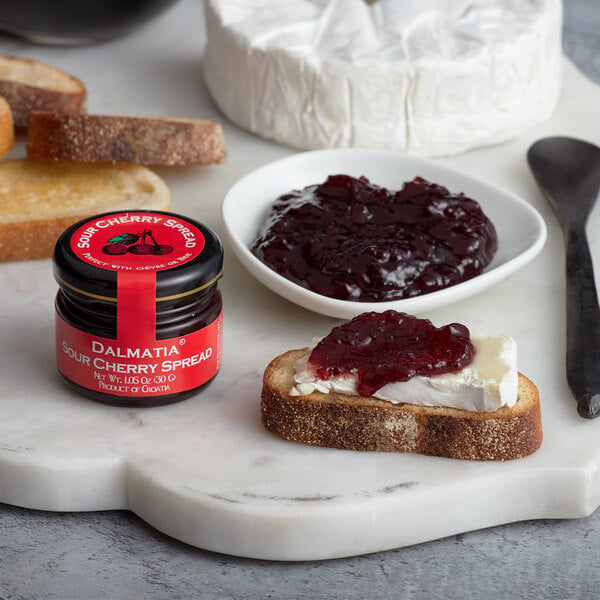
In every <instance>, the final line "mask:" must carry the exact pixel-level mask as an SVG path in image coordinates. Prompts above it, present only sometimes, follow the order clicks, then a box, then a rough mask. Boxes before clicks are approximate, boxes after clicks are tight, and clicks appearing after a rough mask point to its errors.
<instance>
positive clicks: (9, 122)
mask: <svg viewBox="0 0 600 600" xmlns="http://www.w3.org/2000/svg"><path fill="white" fill-rule="evenodd" d="M14 143H15V128H14V124H13V118H12V112H11V110H10V106H9V104H8V102H7V101H6V100H5V99H4V98H3V97H2V96H0V158H2V157H3V156H6V155H7V154H8V153H9V152H10V151H11V150H12V148H13V145H14Z"/></svg>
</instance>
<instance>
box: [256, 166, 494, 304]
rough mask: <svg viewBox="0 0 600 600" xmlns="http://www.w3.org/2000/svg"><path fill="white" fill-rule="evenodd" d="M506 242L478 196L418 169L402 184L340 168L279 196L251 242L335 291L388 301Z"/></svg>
mask: <svg viewBox="0 0 600 600" xmlns="http://www.w3.org/2000/svg"><path fill="white" fill-rule="evenodd" d="M497 246H498V238H497V235H496V230H495V228H494V225H493V224H492V222H491V221H490V220H489V219H488V218H487V216H486V215H485V214H484V213H483V211H482V210H481V208H480V206H479V204H478V203H477V202H476V201H475V200H472V199H470V198H467V197H466V196H464V195H463V194H452V193H450V192H449V191H448V190H447V189H446V188H444V187H442V186H440V185H437V184H434V183H429V182H428V181H426V180H424V179H422V178H420V177H417V178H415V179H414V180H413V181H410V182H407V183H405V184H404V186H403V188H402V189H401V190H399V191H396V192H394V191H390V190H387V189H385V188H383V187H379V186H376V185H374V184H372V183H370V182H369V181H368V179H366V178H365V177H360V178H354V177H351V176H349V175H333V176H330V177H328V178H327V180H326V181H325V182H324V183H322V184H319V185H311V186H308V187H306V188H304V189H302V190H295V191H292V192H290V193H288V194H285V195H283V196H281V197H279V198H278V199H277V200H276V201H275V203H274V205H273V207H272V210H271V213H270V216H269V218H268V220H267V222H266V223H265V225H264V227H263V228H262V229H261V231H260V232H259V234H258V236H257V238H256V239H255V241H254V243H253V245H252V247H251V250H252V252H253V253H254V254H255V256H257V257H258V258H259V259H260V260H261V261H262V262H264V263H265V264H266V265H268V266H269V267H270V268H271V269H273V270H274V271H276V272H277V273H279V274H281V275H282V276H284V277H286V278H287V279H289V280H291V281H293V282H295V283H297V284H298V285H301V286H303V287H305V288H307V289H309V290H312V291H314V292H316V293H319V294H322V295H324V296H327V297H330V298H338V299H343V300H354V301H363V302H371V301H385V300H396V299H401V298H410V297H412V296H417V295H421V294H427V293H429V292H433V291H436V290H439V289H443V288H446V287H449V286H452V285H455V284H457V283H460V282H461V281H466V280H468V279H471V278H472V277H474V276H476V275H478V274H479V273H481V272H482V271H483V269H484V268H485V267H486V266H487V265H488V264H489V263H490V262H491V260H492V258H493V255H494V253H495V251H496V249H497Z"/></svg>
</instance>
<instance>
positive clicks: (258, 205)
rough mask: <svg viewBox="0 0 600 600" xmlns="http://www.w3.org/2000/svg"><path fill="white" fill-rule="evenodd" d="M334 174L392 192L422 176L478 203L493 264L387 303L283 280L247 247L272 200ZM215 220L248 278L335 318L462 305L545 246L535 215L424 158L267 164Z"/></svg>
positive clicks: (351, 156)
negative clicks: (493, 236) (491, 240)
mask: <svg viewBox="0 0 600 600" xmlns="http://www.w3.org/2000/svg"><path fill="white" fill-rule="evenodd" d="M335 174H346V175H352V176H354V177H358V176H360V175H364V176H366V177H367V178H368V179H369V180H370V181H371V182H372V183H374V184H376V185H380V186H384V187H387V188H389V189H391V190H397V189H400V188H401V187H402V185H403V183H404V182H405V181H409V180H411V179H413V178H414V177H416V176H420V177H424V178H425V179H427V180H429V181H431V182H433V183H438V184H440V185H443V186H445V187H447V188H448V189H449V190H450V191H451V192H453V193H459V192H464V193H465V195H467V196H469V197H471V198H473V199H474V200H477V202H479V204H480V205H481V207H482V209H483V210H484V212H485V213H486V214H487V215H488V217H489V218H490V219H491V221H492V222H493V223H494V225H495V227H496V231H497V233H498V250H497V252H496V254H495V256H494V259H493V261H492V263H491V264H490V265H489V266H488V268H487V269H486V270H485V271H484V272H483V273H481V274H480V275H478V276H477V277H474V278H473V279H470V280H468V281H465V282H463V283H459V284H457V285H454V286H452V287H449V288H446V289H443V290H439V291H436V292H431V293H430V294H424V295H422V296H415V297H413V298H406V299H400V300H391V301H386V302H354V301H350V300H338V299H335V298H328V297H326V296H322V295H321V294H317V293H315V292H312V291H310V290H307V289H305V288H303V287H301V286H299V285H297V284H295V283H293V282H291V281H289V280H288V279H285V278H284V277H282V276H281V275H279V274H277V273H276V272H275V271H273V270H272V269H270V268H269V267H267V266H266V265H265V264H264V263H262V262H261V261H260V260H259V259H258V258H256V256H254V255H253V254H252V253H251V252H250V246H251V244H252V242H253V240H254V238H255V237H256V235H257V233H258V230H259V228H260V227H261V225H262V223H263V222H264V221H265V219H266V216H267V214H268V212H269V209H270V207H271V205H272V204H273V202H274V201H275V199H276V198H277V197H278V196H280V195H282V194H285V193H287V192H289V191H291V190H294V189H299V188H303V187H306V186H307V185H312V184H316V183H321V182H323V181H324V180H325V179H326V178H327V177H328V176H329V175H335ZM221 216H222V219H223V225H224V228H225V233H226V235H227V238H228V240H229V242H230V244H231V246H232V249H233V252H234V253H235V255H236V256H237V257H238V259H239V260H240V262H241V263H242V264H243V265H244V266H245V267H246V269H248V271H249V272H250V273H251V274H252V275H254V277H256V278H257V279H258V280H259V281H261V282H262V283H263V284H264V285H266V286H267V287H268V288H270V289H271V290H273V291H274V292H276V293H278V294H280V295H281V296H283V297H284V298H287V299H288V300H290V301H291V302H294V303H295V304H298V305H300V306H303V307H305V308H307V309H309V310H312V311H314V312H317V313H320V314H323V315H327V316H331V317H336V318H340V319H350V318H352V317H354V316H356V315H358V314H359V313H362V312H366V311H384V310H388V309H394V310H398V311H403V312H407V313H411V314H417V313H420V312H424V311H429V310H434V309H436V308H439V307H441V306H446V305H448V304H451V303H453V302H457V301H459V300H463V299H464V298H467V297H469V296H472V295H474V294H477V293H479V292H481V291H483V290H484V289H486V288H488V287H490V286H491V285H493V284H495V283H497V282H499V281H501V280H502V279H504V278H505V277H507V276H508V275H510V274H512V273H514V272H515V271H516V270H518V269H520V268H521V267H523V266H524V265H525V264H527V263H528V262H529V261H531V260H532V259H533V258H534V257H535V256H536V255H537V254H538V253H539V252H540V250H541V249H542V247H543V245H544V242H545V240H546V225H545V223H544V221H543V219H542V217H541V215H540V214H539V213H538V212H537V211H536V210H535V209H534V208H533V207H531V206H530V205H529V204H527V203H526V202H525V201H524V200H521V199H520V198H518V197H517V196H515V195H514V194H511V193H509V192H507V191H505V190H502V189H501V188H499V187H496V186H494V185H491V184H489V183H486V182H484V181H481V180H478V179H476V178H473V177H471V176H469V175H466V174H464V173H461V172H459V171H457V170H454V169H451V168H449V167H446V166H443V165H440V164H438V163H436V162H434V161H432V160H429V159H425V158H422V157H418V156H413V155H407V154H400V153H397V152H388V151H377V150H356V149H334V150H316V151H311V152H302V153H299V154H294V155H292V156H289V157H287V158H284V159H281V160H277V161H275V162H272V163H270V164H267V165H265V166H263V167H260V168H259V169H256V170H255V171H253V172H251V173H249V174H248V175H246V176H244V177H243V178H242V179H240V180H239V181H238V182H237V183H236V184H234V185H233V186H232V187H231V189H230V190H229V192H228V193H227V194H226V196H225V198H224V200H223V204H222V207H221Z"/></svg>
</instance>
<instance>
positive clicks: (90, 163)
mask: <svg viewBox="0 0 600 600" xmlns="http://www.w3.org/2000/svg"><path fill="white" fill-rule="evenodd" d="M87 96H88V94H87V90H86V87H85V85H84V84H83V82H82V81H81V80H80V79H78V78H77V77H74V76H73V75H71V74H69V73H67V72H65V71H63V70H61V69H59V68H56V67H54V66H52V65H47V64H45V63H42V62H40V61H36V60H31V59H27V58H18V57H14V56H7V55H0V158H5V157H6V156H7V155H8V154H9V153H10V151H11V150H12V149H13V147H14V140H15V130H16V131H17V133H19V132H20V131H23V132H24V135H26V149H27V157H26V158H25V157H18V158H14V159H5V160H3V161H1V162H0V262H3V261H12V260H21V259H35V258H47V257H50V256H51V255H52V250H53V247H54V243H55V241H56V239H57V237H58V236H59V235H60V233H61V232H62V231H63V230H64V229H65V228H66V227H68V226H69V225H71V224H72V223H74V222H76V221H78V220H80V219H82V218H85V217H87V216H91V215H93V214H97V213H100V212H108V211H113V210H134V209H135V210H141V209H149V210H168V209H169V208H170V193H169V189H168V188H167V186H166V184H165V183H164V182H163V181H162V179H161V178H160V177H159V176H158V175H156V174H155V173H154V172H152V171H151V170H150V169H149V168H148V167H149V166H190V165H209V164H220V163H224V162H225V161H226V160H227V153H226V149H225V141H224V137H223V131H222V128H221V125H220V124H219V123H217V122H215V121H211V120H208V119H191V118H169V117H141V116H129V115H123V116H120V115H119V116H114V115H90V114H87V112H86V110H87Z"/></svg>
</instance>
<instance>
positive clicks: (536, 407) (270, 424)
mask: <svg viewBox="0 0 600 600" xmlns="http://www.w3.org/2000/svg"><path fill="white" fill-rule="evenodd" d="M306 352H308V349H307V348H303V349H300V350H290V351H289V352H286V353H285V354H282V355H280V356H278V357H276V358H275V359H273V361H271V363H270V364H269V366H268V367H267V369H266V371H265V374H264V379H263V389H262V401H261V412H262V422H263V425H264V426H265V428H266V429H267V430H268V431H270V432H272V433H274V434H276V435H278V436H280V437H282V438H284V439H287V440H292V441H295V442H303V443H306V444H313V445H316V446H326V447H330V448H341V449H346V450H366V451H377V452H415V453H418V454H426V455H430V456H442V457H447V458H458V459H466V460H510V459H515V458H521V457H523V456H527V455H529V454H532V453H533V452H535V451H536V450H537V449H538V448H539V447H540V445H541V443H542V425H541V415H540V404H539V398H538V391H537V388H536V386H535V385H534V384H533V383H532V382H531V381H530V380H529V379H527V378H526V377H525V376H524V375H522V374H520V373H519V395H518V400H517V403H516V404H515V406H513V407H512V408H506V407H502V408H500V409H499V410H497V411H496V412H493V413H492V412H485V413H477V412H470V411H465V410H457V409H453V408H438V407H434V408H432V407H425V406H416V405H411V404H391V403H389V402H385V401H383V400H378V399H376V398H363V397H361V396H348V395H344V394H338V393H329V394H321V393H318V392H313V393H312V394H308V395H306V396H291V395H290V393H289V392H290V389H291V387H292V385H293V374H294V365H295V363H296V361H297V360H298V358H300V357H301V356H302V355H303V354H305V353H306Z"/></svg>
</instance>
